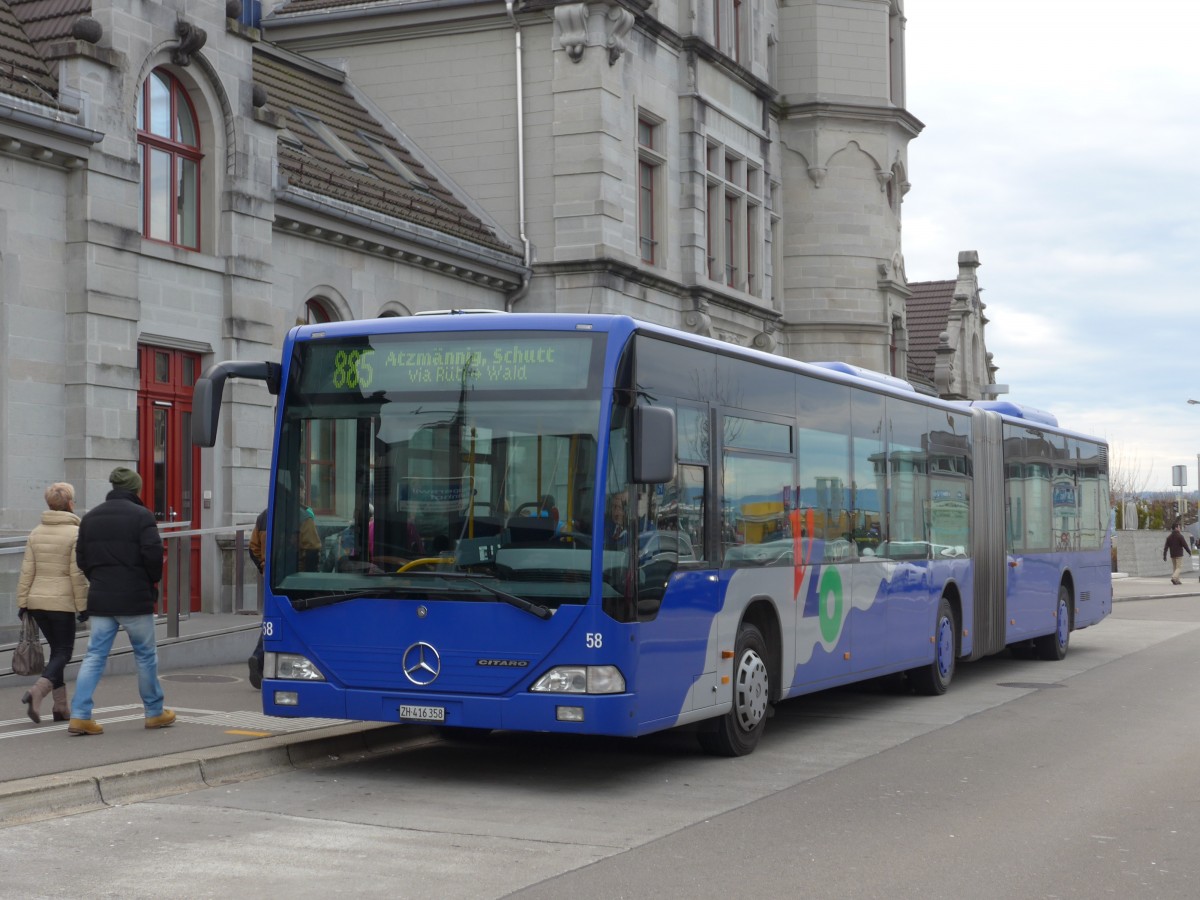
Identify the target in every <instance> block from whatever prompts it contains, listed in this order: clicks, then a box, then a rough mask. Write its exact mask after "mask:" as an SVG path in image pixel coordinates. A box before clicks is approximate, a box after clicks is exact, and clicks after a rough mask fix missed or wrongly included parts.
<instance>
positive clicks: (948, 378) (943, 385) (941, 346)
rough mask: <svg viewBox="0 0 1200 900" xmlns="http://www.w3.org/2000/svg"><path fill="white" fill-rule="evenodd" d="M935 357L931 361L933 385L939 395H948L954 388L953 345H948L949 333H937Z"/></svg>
mask: <svg viewBox="0 0 1200 900" xmlns="http://www.w3.org/2000/svg"><path fill="white" fill-rule="evenodd" d="M934 352H935V354H936V357H935V359H934V363H933V385H934V387H935V388H936V389H937V392H938V396H939V397H949V396H950V394H951V392H952V391H953V390H954V356H955V351H954V347H952V346H951V345H950V333H949V332H948V331H943V332H942V333H941V334H939V335H938V345H937V350H936V351H934Z"/></svg>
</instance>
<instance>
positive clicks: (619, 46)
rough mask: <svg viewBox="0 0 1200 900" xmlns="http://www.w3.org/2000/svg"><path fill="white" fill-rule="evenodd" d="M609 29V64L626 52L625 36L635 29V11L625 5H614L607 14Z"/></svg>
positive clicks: (606, 22) (607, 44)
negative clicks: (632, 11)
mask: <svg viewBox="0 0 1200 900" xmlns="http://www.w3.org/2000/svg"><path fill="white" fill-rule="evenodd" d="M605 28H606V29H607V31H608V36H607V39H606V40H605V45H606V46H607V47H608V64H609V65H610V66H611V65H613V64H614V63H615V62H616V61H617V60H618V59H620V58H621V54H622V53H624V52H625V36H626V35H627V34H629V32H630V31H632V30H633V13H631V12H630V11H629V10H627V9H625V8H624V7H623V6H612V7H610V8H609V10H608V15H607V16H605Z"/></svg>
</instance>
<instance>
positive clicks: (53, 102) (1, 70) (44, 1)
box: [0, 0, 91, 108]
mask: <svg viewBox="0 0 1200 900" xmlns="http://www.w3.org/2000/svg"><path fill="white" fill-rule="evenodd" d="M90 5H91V4H90V0H82V2H81V0H0V92H2V93H5V94H10V95H12V96H14V97H20V98H22V99H24V100H31V101H33V102H34V103H40V104H42V105H43V106H51V107H56V108H57V107H59V105H60V104H59V102H58V79H57V78H56V77H55V76H54V73H53V71H52V70H51V68H50V66H49V65H48V64H47V63H46V60H45V58H44V55H43V54H44V52H45V48H46V46H47V44H49V43H53V42H54V41H55V40H60V39H63V38H64V37H66V36H69V34H70V30H71V26H72V25H73V24H74V22H75V19H77V18H78V17H79V14H80V13H79V12H77V11H74V10H75V9H76V8H77V7H80V6H84V7H86V8H90ZM63 29H65V31H63Z"/></svg>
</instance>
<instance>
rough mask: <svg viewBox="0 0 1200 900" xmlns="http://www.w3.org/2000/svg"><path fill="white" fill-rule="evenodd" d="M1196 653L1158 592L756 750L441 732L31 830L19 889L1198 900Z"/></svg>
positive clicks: (840, 711)
mask: <svg viewBox="0 0 1200 900" xmlns="http://www.w3.org/2000/svg"><path fill="white" fill-rule="evenodd" d="M1198 655H1200V600H1197V599H1196V598H1174V599H1156V600H1145V601H1140V602H1136V603H1132V602H1131V603H1122V604H1118V605H1117V607H1116V611H1115V613H1114V615H1113V616H1111V617H1110V618H1109V619H1108V620H1106V621H1105V622H1103V623H1101V624H1100V625H1098V626H1096V627H1094V628H1091V629H1088V630H1086V631H1082V632H1077V633H1076V634H1074V635H1073V636H1072V648H1071V653H1070V655H1069V656H1068V657H1067V659H1066V660H1064V661H1062V662H1059V663H1048V662H1036V661H1016V660H1012V659H1009V658H1007V657H997V658H995V659H990V660H984V661H981V662H978V663H975V664H971V665H966V666H962V667H960V668H959V673H958V677H957V678H956V680H955V683H954V685H953V686H952V688H951V690H950V692H949V693H948V694H947V695H946V696H944V697H940V698H927V697H915V696H912V695H909V694H907V693H905V692H903V691H902V690H901V689H900V686H899V685H898V684H897V683H895V682H887V683H876V684H872V685H869V686H866V687H862V688H857V689H852V690H851V689H847V690H838V691H831V692H826V693H823V694H819V695H814V696H812V697H808V698H802V699H800V700H796V701H791V702H789V703H785V704H783V705H781V706H780V707H779V708H778V711H777V714H776V716H775V718H773V719H772V720H771V722H770V724H769V728H768V732H767V735H766V737H765V738H764V742H763V743H762V745H760V747H759V749H758V751H756V752H755V753H754V754H753V755H751V756H749V757H746V758H744V759H738V760H725V759H712V758H708V757H705V756H703V755H701V754H700V753H699V752H698V750H697V749H696V747H695V744H694V741H693V739H692V737H691V736H690V735H688V734H684V733H667V734H663V735H655V736H651V737H649V738H646V739H642V740H638V741H619V740H598V739H565V738H562V737H550V736H537V735H513V734H499V735H493V736H492V737H490V738H488V739H486V740H483V741H480V742H458V741H443V740H438V739H435V738H433V737H431V736H428V733H423V734H424V735H425V736H423V737H420V738H419V739H416V740H413V741H411V742H409V743H408V744H407V745H406V746H404V747H403V748H401V749H384V748H379V749H378V750H374V751H372V750H369V749H368V750H367V751H364V752H354V753H350V754H348V756H346V757H343V758H340V759H330V758H328V757H326V758H323V759H311V760H309V764H307V765H302V766H299V767H289V768H287V769H285V770H282V771H279V774H270V775H265V776H263V777H258V778H250V779H248V780H241V781H231V782H230V783H227V784H221V785H219V786H216V787H209V788H203V789H199V790H191V791H188V792H186V793H178V794H174V795H172V796H167V797H162V798H160V799H155V800H151V801H144V802H137V801H135V802H129V803H128V804H123V805H117V806H111V807H107V808H104V809H99V810H96V811H92V812H86V813H82V814H78V815H71V816H65V817H60V818H56V819H52V820H48V821H42V822H35V823H31V824H22V825H13V826H10V827H8V828H5V829H3V831H2V832H0V836H2V837H3V840H0V872H3V876H2V878H0V895H3V896H13V897H17V896H19V897H84V896H87V897H92V896H114V897H118V896H119V897H161V896H164V895H169V896H178V897H225V896H229V895H235V894H240V893H256V894H262V895H270V896H274V895H280V896H284V895H286V896H290V897H293V898H316V897H329V896H340V895H343V894H344V895H353V896H357V897H389V898H396V897H420V898H427V897H438V898H456V897H463V898H485V897H487V898H490V897H505V896H510V895H512V896H518V897H555V898H560V897H565V896H570V897H572V898H573V900H588V898H616V897H648V896H655V897H667V898H671V897H681V898H682V897H688V898H694V897H721V896H728V895H749V894H753V895H757V896H772V897H777V896H786V897H821V898H825V897H848V898H852V897H853V898H857V897H880V898H883V897H886V898H905V897H918V896H920V897H928V898H939V897H947V898H948V897H954V898H956V900H957V898H961V897H967V896H971V897H980V898H991V897H996V898H999V897H1004V898H1011V897H1080V898H1082V897H1088V898H1092V897H1102V896H1113V897H1140V896H1145V897H1154V898H1174V897H1180V898H1183V897H1187V898H1194V897H1196V896H1200V854H1197V853H1196V852H1195V851H1196V848H1197V847H1200V783H1198V782H1200V774H1198V773H1200V767H1197V766H1196V765H1195V752H1196V747H1197V746H1200V740H1198V739H1200V712H1197V703H1196V698H1197V696H1200V667H1197V666H1196V665H1195V660H1196V659H1197V656H1198ZM117 730H119V729H117ZM169 731H170V729H168V730H167V732H163V733H164V734H166V733H168V732H169ZM154 734H155V733H153V732H150V733H146V734H140V735H136V737H138V738H143V737H146V736H147V735H154ZM108 737H109V735H108V734H106V735H105V738H106V739H107V738H108ZM60 740H63V741H67V742H68V745H69V743H70V741H74V740H78V741H89V740H93V739H92V738H79V739H67V738H65V737H63V738H60ZM268 740H271V739H268ZM16 743H17V741H12V742H7V741H6V742H2V744H9V745H10V746H11V745H14V744H16ZM8 751H9V746H2V745H0V753H3V754H5V755H7V753H8ZM333 755H338V754H333Z"/></svg>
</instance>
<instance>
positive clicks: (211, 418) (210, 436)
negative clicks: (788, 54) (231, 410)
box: [192, 362, 283, 447]
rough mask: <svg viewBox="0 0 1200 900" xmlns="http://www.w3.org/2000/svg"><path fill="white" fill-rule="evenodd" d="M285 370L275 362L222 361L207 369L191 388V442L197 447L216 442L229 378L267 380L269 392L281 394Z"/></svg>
mask: <svg viewBox="0 0 1200 900" xmlns="http://www.w3.org/2000/svg"><path fill="white" fill-rule="evenodd" d="M282 368H283V367H282V366H280V365H279V363H273V362H220V363H215V364H213V365H211V366H209V367H208V368H207V369H205V371H204V374H203V375H201V376H200V377H199V378H197V379H196V384H195V385H194V386H193V387H192V443H193V444H195V445H196V446H197V447H211V446H212V445H213V444H215V443H216V441H217V421H218V420H219V419H220V418H221V400H222V399H223V398H224V395H225V380H226V379H228V378H253V379H256V380H258V381H265V382H266V383H267V390H268V391H270V392H271V393H272V394H278V393H279V383H280V373H281V372H282Z"/></svg>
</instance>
